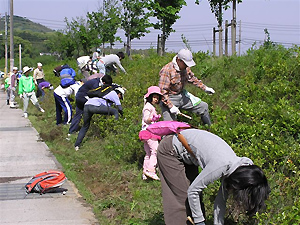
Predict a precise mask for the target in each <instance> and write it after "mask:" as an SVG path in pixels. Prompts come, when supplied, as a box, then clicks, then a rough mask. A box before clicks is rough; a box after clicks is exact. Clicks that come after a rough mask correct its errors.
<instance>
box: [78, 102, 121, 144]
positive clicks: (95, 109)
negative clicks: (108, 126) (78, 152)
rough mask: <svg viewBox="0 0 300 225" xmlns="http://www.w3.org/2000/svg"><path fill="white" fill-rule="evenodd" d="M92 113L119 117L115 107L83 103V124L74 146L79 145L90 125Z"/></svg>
mask: <svg viewBox="0 0 300 225" xmlns="http://www.w3.org/2000/svg"><path fill="white" fill-rule="evenodd" d="M94 114H103V115H114V116H115V119H116V120H117V119H119V112H118V110H116V109H115V108H112V107H108V106H105V105H100V106H94V105H85V106H84V110H83V126H82V128H81V129H80V131H79V134H78V137H77V140H76V142H75V146H80V144H81V142H82V140H83V138H84V136H85V134H86V132H87V131H88V129H89V127H90V123H91V119H92V116H93V115H94Z"/></svg>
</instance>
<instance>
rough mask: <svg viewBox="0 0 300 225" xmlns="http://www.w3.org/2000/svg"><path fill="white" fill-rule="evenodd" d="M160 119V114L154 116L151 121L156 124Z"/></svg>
mask: <svg viewBox="0 0 300 225" xmlns="http://www.w3.org/2000/svg"><path fill="white" fill-rule="evenodd" d="M160 117H161V115H160V114H158V115H153V117H152V119H151V121H152V122H156V121H158V120H159V119H160Z"/></svg>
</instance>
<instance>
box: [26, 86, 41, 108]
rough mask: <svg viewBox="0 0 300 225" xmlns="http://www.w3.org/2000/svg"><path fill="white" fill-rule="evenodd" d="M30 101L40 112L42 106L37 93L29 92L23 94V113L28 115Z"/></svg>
mask: <svg viewBox="0 0 300 225" xmlns="http://www.w3.org/2000/svg"><path fill="white" fill-rule="evenodd" d="M29 99H30V101H31V102H32V104H33V105H35V107H36V108H37V109H38V110H39V111H40V110H41V106H40V104H39V102H38V100H37V98H36V95H35V92H34V91H32V92H28V93H23V111H24V113H27V108H28V103H29Z"/></svg>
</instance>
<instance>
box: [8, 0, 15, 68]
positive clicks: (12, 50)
mask: <svg viewBox="0 0 300 225" xmlns="http://www.w3.org/2000/svg"><path fill="white" fill-rule="evenodd" d="M9 19H10V72H12V69H13V67H14V3H13V0H10V16H9Z"/></svg>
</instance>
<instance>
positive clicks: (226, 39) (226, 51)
mask: <svg viewBox="0 0 300 225" xmlns="http://www.w3.org/2000/svg"><path fill="white" fill-rule="evenodd" d="M228 26H230V25H228V20H225V56H228Z"/></svg>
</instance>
